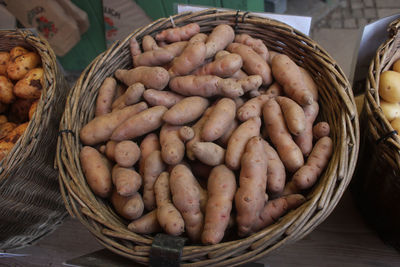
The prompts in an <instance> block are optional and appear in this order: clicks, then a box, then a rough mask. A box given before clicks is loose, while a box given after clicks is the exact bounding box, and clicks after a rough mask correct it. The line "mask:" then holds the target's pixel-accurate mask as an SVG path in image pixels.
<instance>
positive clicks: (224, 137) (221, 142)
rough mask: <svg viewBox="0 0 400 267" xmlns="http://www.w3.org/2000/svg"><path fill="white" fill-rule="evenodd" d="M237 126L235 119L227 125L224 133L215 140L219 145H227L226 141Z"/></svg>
mask: <svg viewBox="0 0 400 267" xmlns="http://www.w3.org/2000/svg"><path fill="white" fill-rule="evenodd" d="M238 126H239V122H238V121H237V120H236V119H235V120H233V121H232V123H231V124H230V125H229V128H228V129H227V130H226V131H225V132H224V134H223V135H222V136H221V137H220V138H219V139H218V140H217V144H219V145H220V146H223V147H226V146H227V145H228V141H229V139H230V138H231V135H232V133H233V132H234V131H235V130H236V128H237V127H238Z"/></svg>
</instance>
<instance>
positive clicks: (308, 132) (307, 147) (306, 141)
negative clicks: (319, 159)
mask: <svg viewBox="0 0 400 267" xmlns="http://www.w3.org/2000/svg"><path fill="white" fill-rule="evenodd" d="M303 109H304V114H305V116H306V129H305V130H304V132H303V133H302V134H299V135H298V136H295V137H294V141H295V142H296V144H297V145H298V147H299V148H300V150H301V152H302V153H303V155H304V156H308V154H310V152H311V149H312V141H313V134H312V127H313V124H314V121H315V119H316V118H317V116H318V111H319V105H318V102H315V101H314V102H313V103H312V104H311V105H308V106H305V107H304V108H303Z"/></svg>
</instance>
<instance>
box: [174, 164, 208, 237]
mask: <svg viewBox="0 0 400 267" xmlns="http://www.w3.org/2000/svg"><path fill="white" fill-rule="evenodd" d="M169 183H170V187H171V193H172V200H173V203H174V205H175V207H176V208H177V209H178V210H179V211H180V213H181V214H182V217H183V220H184V222H185V228H186V232H187V234H188V236H189V238H190V239H191V240H192V241H198V240H200V237H201V232H202V230H203V213H202V212H201V210H200V190H199V187H200V185H199V184H198V182H197V180H196V178H195V177H194V176H193V174H192V172H191V171H190V169H189V168H188V167H186V166H185V165H182V164H178V165H176V166H175V167H174V168H173V169H172V171H171V177H170V181H169Z"/></svg>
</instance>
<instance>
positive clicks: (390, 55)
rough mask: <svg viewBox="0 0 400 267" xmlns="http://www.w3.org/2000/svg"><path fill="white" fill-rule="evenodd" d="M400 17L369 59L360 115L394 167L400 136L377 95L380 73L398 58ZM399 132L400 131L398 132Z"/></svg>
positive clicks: (397, 163)
mask: <svg viewBox="0 0 400 267" xmlns="http://www.w3.org/2000/svg"><path fill="white" fill-rule="evenodd" d="M399 27H400V19H397V20H395V21H393V22H392V23H391V24H390V25H389V28H388V32H389V35H390V37H389V38H388V39H387V40H386V41H385V42H384V43H383V44H381V46H380V47H379V48H378V50H377V52H376V54H375V57H374V59H373V60H372V61H371V64H370V66H369V71H368V78H367V81H366V91H365V101H364V106H363V111H362V112H363V113H362V116H366V119H367V125H368V126H367V127H368V131H369V133H370V134H371V135H372V137H373V140H374V141H375V142H376V143H377V145H379V146H380V149H381V151H382V156H383V157H384V159H385V160H387V161H388V162H389V164H390V165H391V166H393V168H395V169H399V168H400V154H399V152H400V137H399V135H398V134H394V129H393V127H392V126H391V124H390V122H389V120H388V119H387V118H386V117H385V115H384V114H383V111H382V109H381V107H380V99H379V77H380V75H381V73H382V72H383V71H385V70H388V69H389V68H390V66H391V65H392V63H393V61H394V60H395V59H398V58H400V56H399V55H397V54H396V52H397V53H400V33H399ZM399 134H400V133H399Z"/></svg>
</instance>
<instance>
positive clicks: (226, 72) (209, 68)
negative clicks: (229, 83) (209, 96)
mask: <svg viewBox="0 0 400 267" xmlns="http://www.w3.org/2000/svg"><path fill="white" fill-rule="evenodd" d="M242 65H243V61H242V58H241V57H240V56H239V55H237V54H229V55H226V56H224V57H222V58H219V59H216V60H214V61H212V62H210V63H208V64H205V65H203V66H202V67H200V68H198V69H197V70H195V71H194V72H193V73H192V74H194V75H216V76H218V77H221V78H228V77H230V76H232V75H233V74H234V73H236V72H237V71H238V70H240V68H241V67H242Z"/></svg>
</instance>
